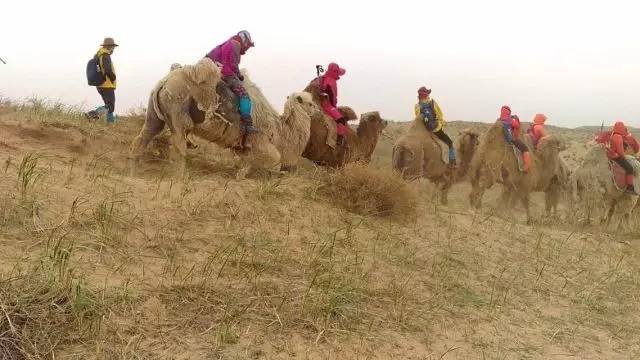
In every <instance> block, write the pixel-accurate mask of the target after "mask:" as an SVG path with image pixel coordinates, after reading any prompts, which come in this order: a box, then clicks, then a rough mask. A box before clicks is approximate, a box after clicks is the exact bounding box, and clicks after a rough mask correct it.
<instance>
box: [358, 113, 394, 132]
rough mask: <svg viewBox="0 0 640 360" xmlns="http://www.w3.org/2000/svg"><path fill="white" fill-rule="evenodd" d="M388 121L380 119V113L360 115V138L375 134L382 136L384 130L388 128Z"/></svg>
mask: <svg viewBox="0 0 640 360" xmlns="http://www.w3.org/2000/svg"><path fill="white" fill-rule="evenodd" d="M387 124H388V121H387V120H383V119H382V118H381V117H380V113H379V112H378V111H371V112H368V113H364V114H362V115H360V125H358V136H361V135H360V134H365V133H366V134H375V135H376V136H380V134H381V133H382V130H384V128H386V127H387Z"/></svg>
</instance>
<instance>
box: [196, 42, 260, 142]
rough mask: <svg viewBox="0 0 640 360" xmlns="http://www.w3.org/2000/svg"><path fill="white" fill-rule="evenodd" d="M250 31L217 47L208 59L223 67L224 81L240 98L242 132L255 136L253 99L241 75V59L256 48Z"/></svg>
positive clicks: (209, 54)
mask: <svg viewBox="0 0 640 360" xmlns="http://www.w3.org/2000/svg"><path fill="white" fill-rule="evenodd" d="M254 46H255V44H254V42H253V40H252V39H251V34H249V32H248V31H246V30H242V31H240V32H239V33H238V34H236V35H234V36H232V37H231V38H230V39H229V40H227V41H225V42H223V43H222V44H220V45H218V46H216V47H215V48H213V50H211V51H210V52H209V53H208V54H207V55H206V57H208V58H209V59H211V60H213V61H214V62H216V63H218V64H221V65H222V80H223V81H224V82H225V84H227V86H229V88H230V89H231V91H233V93H234V94H235V95H236V96H237V97H238V99H239V105H238V112H239V113H240V118H241V119H242V130H243V131H244V133H245V134H254V133H257V132H258V129H256V127H255V126H254V125H253V120H252V118H251V98H250V97H249V94H248V93H247V90H246V89H245V87H244V85H243V83H242V82H243V81H244V76H243V75H242V74H241V73H240V68H239V65H240V58H241V56H242V55H244V54H245V53H246V52H247V50H249V49H250V48H252V47H254Z"/></svg>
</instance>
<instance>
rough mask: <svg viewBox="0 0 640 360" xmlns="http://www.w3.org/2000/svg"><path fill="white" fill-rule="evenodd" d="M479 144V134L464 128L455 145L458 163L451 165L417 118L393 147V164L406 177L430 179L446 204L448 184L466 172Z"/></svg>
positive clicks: (461, 178)
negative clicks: (457, 164)
mask: <svg viewBox="0 0 640 360" xmlns="http://www.w3.org/2000/svg"><path fill="white" fill-rule="evenodd" d="M478 144H480V142H479V140H478V134H477V133H475V132H473V131H470V130H464V131H463V132H462V134H461V137H460V139H459V140H458V143H457V146H456V151H457V153H458V157H459V160H460V163H459V166H458V167H456V168H451V167H450V166H448V164H447V163H446V162H445V161H444V160H443V159H442V154H443V150H442V146H443V145H441V144H440V141H439V140H438V139H437V138H436V137H435V135H433V133H431V132H430V131H428V130H427V127H426V126H425V124H424V121H423V120H422V119H418V118H416V119H415V120H414V121H413V123H412V125H411V127H410V128H409V129H408V130H407V132H406V133H405V134H404V135H403V136H402V137H400V139H398V141H397V142H396V143H395V145H394V146H393V155H392V166H393V169H394V170H396V171H397V172H399V173H400V174H401V175H402V177H403V178H405V179H407V180H413V179H417V178H420V177H424V178H427V179H429V180H430V181H431V182H433V183H434V184H435V185H436V186H437V187H438V195H439V197H440V201H441V202H442V203H443V204H446V203H447V195H448V193H449V190H450V189H451V186H452V185H453V184H454V183H456V182H458V181H462V180H463V179H464V178H465V176H466V175H467V173H468V170H469V165H470V164H471V159H472V158H473V155H474V153H475V151H476V148H477V147H478Z"/></svg>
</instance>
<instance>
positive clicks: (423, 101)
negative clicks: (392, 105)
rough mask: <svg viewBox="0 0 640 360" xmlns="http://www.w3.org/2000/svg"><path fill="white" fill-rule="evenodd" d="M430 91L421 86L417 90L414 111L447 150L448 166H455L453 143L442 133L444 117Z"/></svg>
mask: <svg viewBox="0 0 640 360" xmlns="http://www.w3.org/2000/svg"><path fill="white" fill-rule="evenodd" d="M430 96H431V89H427V88H426V87H425V86H422V87H420V88H419V89H418V103H417V104H416V105H415V107H414V110H415V114H416V117H419V118H420V119H422V121H424V123H425V125H426V127H427V130H429V131H430V132H432V133H433V135H435V136H436V137H437V138H438V139H440V141H442V142H443V143H445V145H447V147H448V148H449V165H450V166H455V165H456V150H455V148H454V147H453V141H451V138H450V137H449V136H448V135H447V134H445V132H444V130H443V129H444V123H445V122H444V116H443V115H442V110H440V106H439V105H438V103H437V102H436V101H435V100H434V99H432V98H431V97H430Z"/></svg>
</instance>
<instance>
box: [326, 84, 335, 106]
mask: <svg viewBox="0 0 640 360" xmlns="http://www.w3.org/2000/svg"><path fill="white" fill-rule="evenodd" d="M324 92H325V93H326V94H327V97H328V98H329V102H330V103H331V105H333V106H337V105H338V99H336V96H335V94H334V92H333V87H331V86H327V87H326V88H325V89H324Z"/></svg>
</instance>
